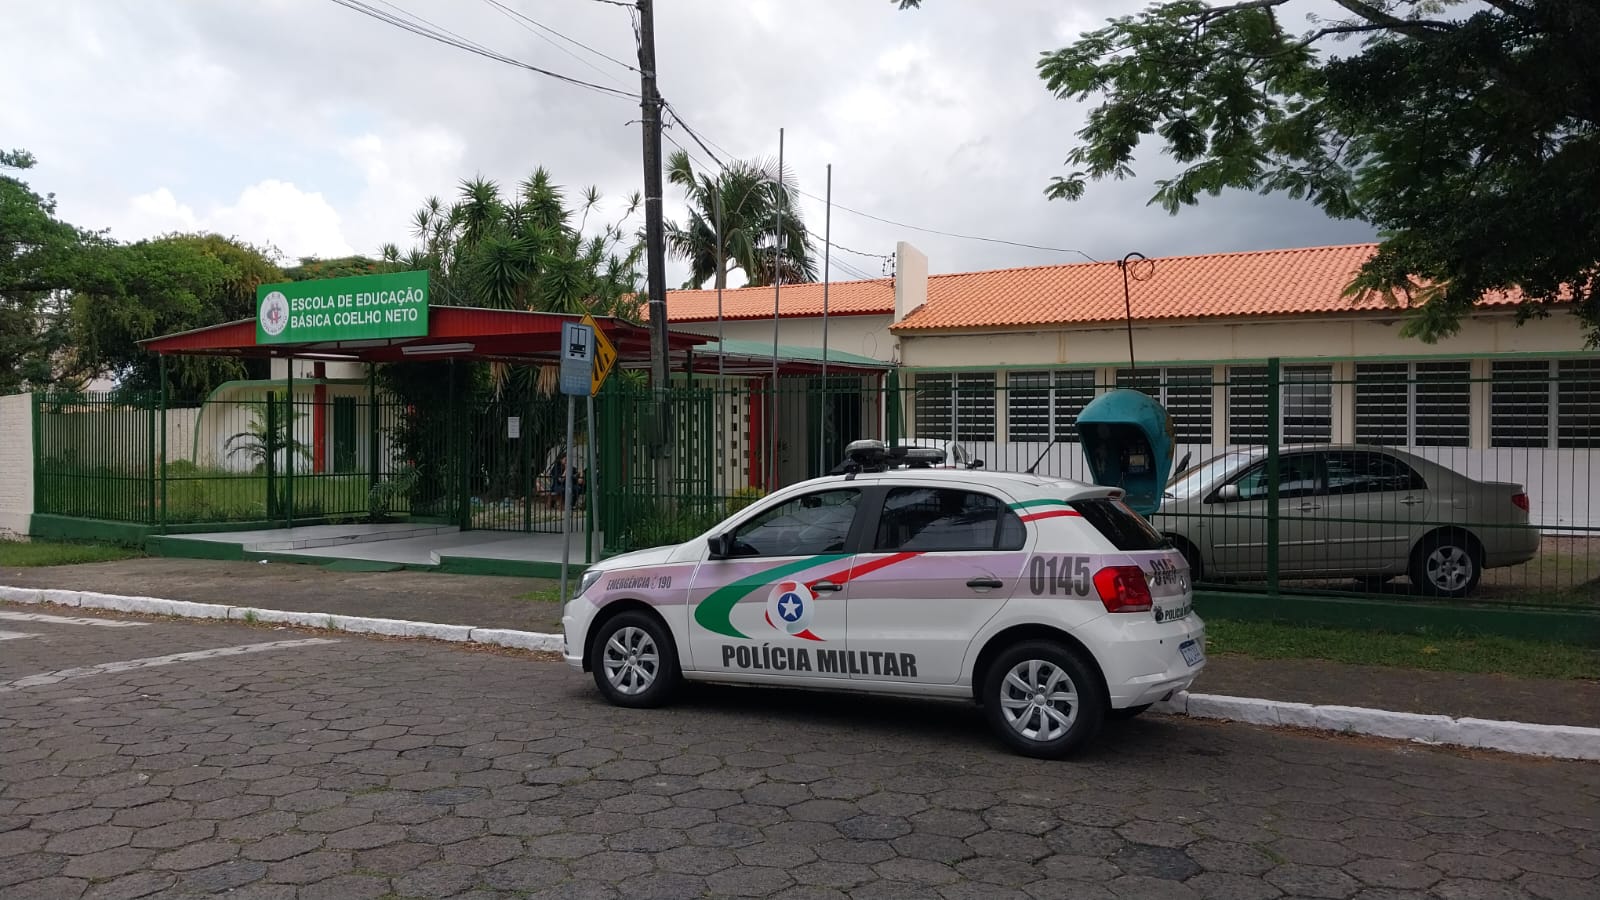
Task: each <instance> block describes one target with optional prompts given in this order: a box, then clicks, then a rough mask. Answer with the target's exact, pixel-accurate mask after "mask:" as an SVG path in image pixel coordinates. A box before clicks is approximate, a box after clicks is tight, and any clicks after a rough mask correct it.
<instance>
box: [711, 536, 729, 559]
mask: <svg viewBox="0 0 1600 900" xmlns="http://www.w3.org/2000/svg"><path fill="white" fill-rule="evenodd" d="M706 544H707V545H708V546H709V547H710V548H711V558H712V559H727V558H728V557H730V556H732V555H733V537H732V536H731V535H726V534H713V535H712V536H711V537H710V538H708V539H707V540H706Z"/></svg>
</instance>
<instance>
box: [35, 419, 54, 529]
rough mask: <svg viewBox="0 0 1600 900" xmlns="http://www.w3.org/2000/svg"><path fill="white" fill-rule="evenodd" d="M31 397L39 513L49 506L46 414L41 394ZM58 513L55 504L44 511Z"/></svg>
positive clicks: (36, 500) (36, 498)
mask: <svg viewBox="0 0 1600 900" xmlns="http://www.w3.org/2000/svg"><path fill="white" fill-rule="evenodd" d="M31 396H32V397H33V400H32V402H31V403H29V406H30V407H31V410H30V411H31V413H32V417H33V508H34V510H36V511H37V510H39V509H40V508H41V507H45V506H46V505H47V504H46V502H45V493H44V412H43V410H41V409H40V403H39V392H38V391H34V392H33V394H32V395H31ZM56 511H57V510H56V509H55V508H54V505H53V504H51V505H49V508H46V509H44V512H56ZM28 530H29V531H30V532H31V531H32V530H33V528H32V526H31V524H30V526H29V528H28Z"/></svg>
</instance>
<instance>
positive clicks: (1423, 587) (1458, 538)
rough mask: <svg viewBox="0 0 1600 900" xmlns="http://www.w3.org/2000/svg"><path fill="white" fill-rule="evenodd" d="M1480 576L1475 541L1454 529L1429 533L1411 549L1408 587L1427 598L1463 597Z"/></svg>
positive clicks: (1480, 567)
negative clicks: (1409, 583)
mask: <svg viewBox="0 0 1600 900" xmlns="http://www.w3.org/2000/svg"><path fill="white" fill-rule="evenodd" d="M1482 575H1483V558H1482V556H1481V555H1480V554H1479V552H1478V545H1477V543H1476V542H1475V541H1473V540H1471V539H1470V538H1468V537H1467V536H1466V535H1464V534H1461V533H1458V532H1438V533H1435V534H1430V535H1428V536H1427V537H1425V538H1423V539H1422V541H1421V542H1420V543H1418V544H1417V547H1416V549H1415V550H1413V551H1412V552H1411V569H1410V572H1409V576H1410V578H1411V586H1412V589H1413V590H1415V591H1417V592H1418V593H1421V594H1424V595H1426V596H1429V597H1449V598H1459V597H1465V596H1467V595H1468V594H1470V593H1472V590H1473V589H1474V588H1476V587H1477V586H1478V579H1479V578H1480V577H1482Z"/></svg>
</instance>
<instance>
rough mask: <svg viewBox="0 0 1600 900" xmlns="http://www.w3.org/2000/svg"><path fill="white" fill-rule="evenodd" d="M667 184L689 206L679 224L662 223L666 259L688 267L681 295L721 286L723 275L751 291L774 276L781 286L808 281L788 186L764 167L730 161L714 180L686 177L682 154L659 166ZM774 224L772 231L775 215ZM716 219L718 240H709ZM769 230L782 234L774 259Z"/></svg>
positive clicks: (805, 243)
mask: <svg viewBox="0 0 1600 900" xmlns="http://www.w3.org/2000/svg"><path fill="white" fill-rule="evenodd" d="M667 180H669V181H671V182H672V183H673V184H675V185H677V186H679V187H681V188H683V193H684V198H685V199H686V200H688V201H689V215H688V218H687V219H686V220H685V221H684V224H682V225H679V224H678V223H676V222H668V223H667V248H668V250H669V251H670V252H671V253H672V256H673V258H675V259H683V260H688V262H689V280H688V281H687V282H685V283H684V285H683V286H684V287H685V288H697V287H701V286H703V285H704V284H705V283H706V281H708V280H710V281H711V282H712V287H718V288H725V287H727V286H728V273H729V272H730V271H732V270H733V269H739V270H741V271H743V272H744V274H745V278H746V280H747V281H748V282H749V284H750V285H751V286H753V287H762V286H766V285H770V284H772V283H773V281H774V280H776V278H777V277H778V275H779V274H780V273H781V274H782V276H783V281H784V283H786V284H789V283H795V282H801V281H816V280H817V268H816V260H815V258H814V257H813V255H812V253H811V238H810V235H809V234H808V233H807V231H806V226H805V223H804V222H803V221H802V220H801V217H800V211H799V210H798V209H796V208H795V205H794V204H793V202H791V198H792V197H793V196H794V194H795V193H796V186H795V183H794V179H793V178H791V177H789V175H788V173H784V177H783V178H782V179H780V178H779V177H778V167H777V166H776V165H775V164H772V163H771V162H769V161H764V160H763V161H756V162H746V161H738V160H736V161H734V162H733V163H731V164H729V165H728V166H726V167H724V168H723V170H722V172H720V173H718V175H717V176H716V178H714V179H713V178H712V177H711V176H709V175H706V174H705V173H697V172H695V171H694V167H693V165H691V164H690V162H689V154H687V153H685V152H683V151H682V150H679V151H677V152H676V153H673V154H672V156H671V157H670V158H668V160H667ZM780 213H781V215H782V224H781V227H780V226H779V221H778V220H779V215H780ZM719 218H720V224H721V230H722V240H721V242H720V244H719V242H718V240H717V229H716V226H717V225H718V224H719V222H718V220H719ZM774 230H779V231H780V233H781V235H782V252H781V253H779V252H776V251H777V247H778V244H777V242H776V240H775V235H774Z"/></svg>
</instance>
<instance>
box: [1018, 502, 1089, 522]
mask: <svg viewBox="0 0 1600 900" xmlns="http://www.w3.org/2000/svg"><path fill="white" fill-rule="evenodd" d="M1011 509H1012V511H1013V512H1015V513H1016V514H1017V515H1018V516H1020V517H1021V518H1022V521H1024V522H1037V521H1039V520H1040V519H1060V518H1082V516H1083V514H1082V513H1080V512H1078V511H1077V510H1075V509H1073V508H1072V507H1071V506H1070V505H1069V504H1068V503H1067V501H1065V500H1028V501H1025V502H1022V503H1013V504H1011ZM1035 509H1037V510H1040V511H1039V512H1028V510H1035Z"/></svg>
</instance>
